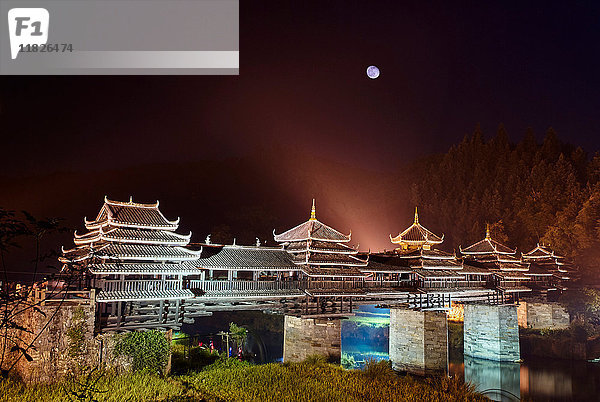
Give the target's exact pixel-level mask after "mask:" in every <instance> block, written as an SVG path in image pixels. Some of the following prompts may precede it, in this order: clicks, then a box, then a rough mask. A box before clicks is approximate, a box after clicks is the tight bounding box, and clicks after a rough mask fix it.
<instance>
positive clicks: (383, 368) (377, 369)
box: [363, 359, 397, 380]
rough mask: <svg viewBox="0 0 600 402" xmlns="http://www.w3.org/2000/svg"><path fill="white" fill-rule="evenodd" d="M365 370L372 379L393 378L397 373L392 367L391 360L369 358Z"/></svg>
mask: <svg viewBox="0 0 600 402" xmlns="http://www.w3.org/2000/svg"><path fill="white" fill-rule="evenodd" d="M363 372H364V374H365V375H366V376H367V377H369V378H371V379H376V378H377V379H380V380H385V379H391V378H394V377H396V375H397V374H396V372H395V371H394V370H393V369H392V362H391V361H389V360H379V361H377V360H375V359H367V361H366V362H365V367H364V368H363Z"/></svg>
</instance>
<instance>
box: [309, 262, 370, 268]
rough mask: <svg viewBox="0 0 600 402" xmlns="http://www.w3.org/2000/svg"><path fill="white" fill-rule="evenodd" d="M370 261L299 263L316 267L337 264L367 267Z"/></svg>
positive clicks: (340, 265) (338, 265)
mask: <svg viewBox="0 0 600 402" xmlns="http://www.w3.org/2000/svg"><path fill="white" fill-rule="evenodd" d="M368 264H369V263H368V262H365V263H355V262H353V263H346V262H327V263H323V262H310V261H309V262H306V261H303V262H301V263H299V264H298V265H311V266H315V267H331V266H336V267H366V266H367V265H368Z"/></svg>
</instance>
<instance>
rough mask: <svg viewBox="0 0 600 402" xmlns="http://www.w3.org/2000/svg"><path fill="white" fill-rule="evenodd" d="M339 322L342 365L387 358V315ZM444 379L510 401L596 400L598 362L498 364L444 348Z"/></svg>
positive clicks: (373, 313)
mask: <svg viewBox="0 0 600 402" xmlns="http://www.w3.org/2000/svg"><path fill="white" fill-rule="evenodd" d="M355 313H356V315H355V316H354V317H351V318H350V319H348V320H344V321H343V322H342V364H343V365H345V366H346V367H348V368H350V367H360V366H361V365H362V364H364V362H365V361H366V360H368V359H376V360H382V359H385V360H387V359H388V358H389V350H388V348H389V343H388V341H389V310H386V309H381V308H375V306H361V307H360V308H359V309H357V310H356V311H355ZM448 366H449V375H451V376H458V377H460V378H464V380H465V381H468V382H470V383H471V384H473V385H474V386H475V387H476V389H477V390H478V391H480V392H482V393H484V395H486V396H487V397H488V398H490V399H492V400H496V401H514V400H519V398H522V397H527V398H529V399H533V400H534V401H535V400H544V401H546V400H557V401H563V400H564V401H570V400H575V401H588V400H589V401H600V363H588V362H585V361H570V360H558V359H549V358H527V357H525V358H524V359H523V362H522V363H500V362H493V361H490V360H483V359H474V358H470V357H468V356H463V354H462V350H460V349H459V348H452V347H451V348H450V351H449V365H448Z"/></svg>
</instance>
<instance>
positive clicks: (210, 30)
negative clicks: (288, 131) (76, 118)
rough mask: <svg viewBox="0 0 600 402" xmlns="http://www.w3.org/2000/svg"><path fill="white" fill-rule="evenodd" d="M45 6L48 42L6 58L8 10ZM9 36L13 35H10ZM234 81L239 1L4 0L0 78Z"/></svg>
mask: <svg viewBox="0 0 600 402" xmlns="http://www.w3.org/2000/svg"><path fill="white" fill-rule="evenodd" d="M27 7H31V8H36V7H40V8H44V9H46V10H48V13H49V28H48V39H47V44H49V45H50V44H60V45H61V50H62V45H63V44H71V45H72V49H73V51H72V52H71V51H64V52H63V51H60V52H43V53H42V52H23V51H21V52H19V53H18V56H17V57H16V59H11V49H10V38H9V36H10V35H9V32H10V31H9V28H8V23H7V22H8V18H7V16H8V11H9V10H10V9H12V8H27ZM13 34H14V32H13ZM99 74H109V75H113V74H124V75H134V74H142V75H165V74H174V75H237V74H239V3H238V0H120V1H111V0H45V1H39V0H19V1H16V0H1V1H0V75H99Z"/></svg>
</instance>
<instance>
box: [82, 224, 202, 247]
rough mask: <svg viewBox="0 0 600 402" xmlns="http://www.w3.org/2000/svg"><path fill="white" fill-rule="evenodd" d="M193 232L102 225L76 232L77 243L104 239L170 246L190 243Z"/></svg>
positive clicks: (88, 242)
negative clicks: (88, 230)
mask: <svg viewBox="0 0 600 402" xmlns="http://www.w3.org/2000/svg"><path fill="white" fill-rule="evenodd" d="M190 237H191V233H190V234H188V235H180V234H178V233H175V232H170V231H166V230H149V229H128V228H120V227H110V226H108V227H100V228H98V229H96V230H92V231H90V232H88V233H86V234H84V235H78V234H77V232H75V239H74V242H75V244H76V245H83V244H90V243H98V242H100V241H102V240H106V241H113V242H121V243H129V244H131V243H140V244H164V245H169V246H185V245H186V244H188V243H189V241H190Z"/></svg>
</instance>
